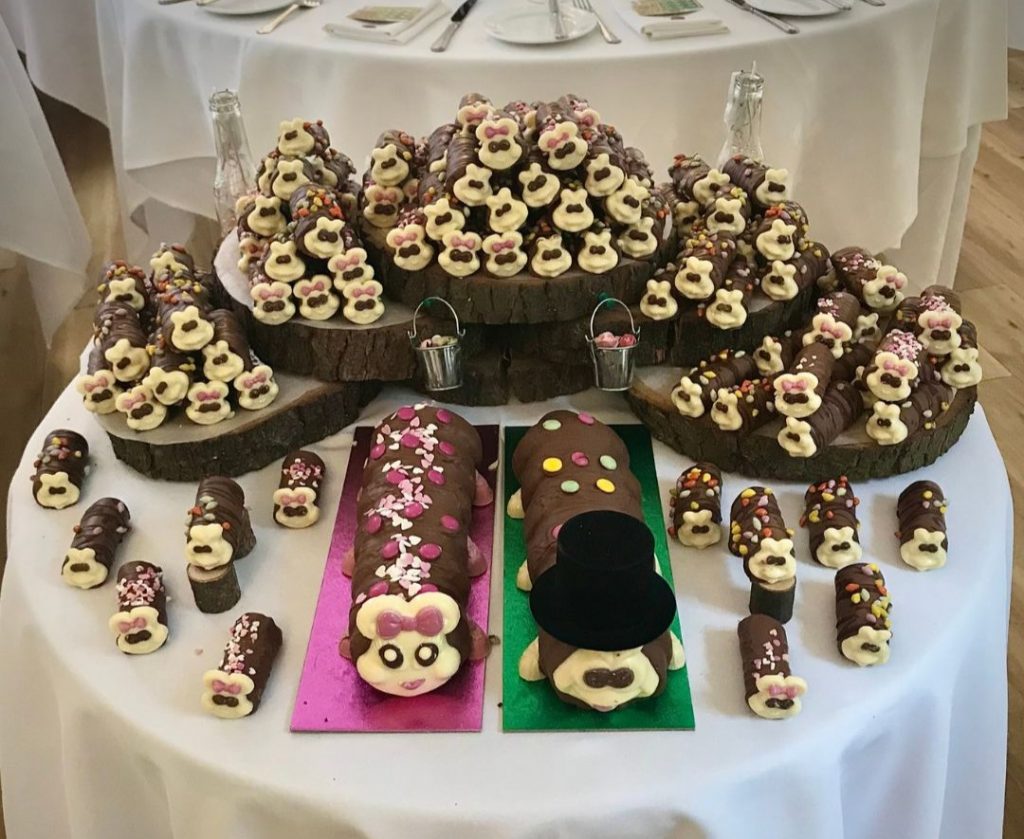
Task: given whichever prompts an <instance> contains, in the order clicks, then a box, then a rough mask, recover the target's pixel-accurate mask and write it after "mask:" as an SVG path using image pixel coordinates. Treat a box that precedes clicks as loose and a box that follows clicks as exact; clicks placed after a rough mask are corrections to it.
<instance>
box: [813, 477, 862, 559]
mask: <svg viewBox="0 0 1024 839" xmlns="http://www.w3.org/2000/svg"><path fill="white" fill-rule="evenodd" d="M859 504H860V499H859V498H858V497H857V496H856V495H855V494H854V491H853V487H852V486H850V482H849V480H848V479H847V477H846V476H845V475H840V476H839V477H838V478H829V479H827V480H824V481H819V482H818V483H816V484H811V485H810V486H809V487H808V488H807V491H806V492H805V493H804V514H803V516H801V517H800V526H801V527H806V528H807V536H808V540H809V542H810V548H811V556H813V557H814V558H815V559H816V560H817V561H818V562H819V563H820V564H821V565H824V566H825V567H826V568H842V567H843V566H844V565H849V564H850V563H851V562H859V561H860V558H861V554H862V550H861V546H860V534H859V532H860V521H859V520H858V519H857V506H858V505H859Z"/></svg>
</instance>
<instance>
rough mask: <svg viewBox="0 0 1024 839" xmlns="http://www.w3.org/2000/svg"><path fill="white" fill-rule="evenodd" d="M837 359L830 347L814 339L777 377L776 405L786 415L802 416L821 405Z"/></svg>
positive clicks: (809, 413)
mask: <svg viewBox="0 0 1024 839" xmlns="http://www.w3.org/2000/svg"><path fill="white" fill-rule="evenodd" d="M835 363H836V360H835V358H833V357H832V353H831V352H830V351H829V349H828V347H826V346H824V345H823V344H819V343H817V342H814V343H812V344H808V345H807V346H806V347H801V348H800V351H799V352H798V353H797V354H796V357H795V358H794V359H793V363H792V364H791V365H790V367H789V369H788V370H787V371H786V372H785V373H782V374H781V375H779V376H777V377H776V378H775V409H776V410H777V411H778V412H779V413H780V414H781V415H782V416H785V417H795V418H797V419H802V418H804V417H809V416H810V415H811V414H813V413H814V412H815V411H817V410H818V408H820V407H821V400H822V397H823V396H824V395H825V391H826V390H827V389H828V385H829V382H830V381H831V380H832V372H833V369H834V368H835Z"/></svg>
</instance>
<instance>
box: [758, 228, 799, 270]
mask: <svg viewBox="0 0 1024 839" xmlns="http://www.w3.org/2000/svg"><path fill="white" fill-rule="evenodd" d="M795 235H796V225H795V224H786V222H784V221H783V220H782V219H780V218H777V219H775V220H774V221H773V222H772V225H771V227H770V228H768V230H766V231H764V233H761V234H759V235H758V237H757V239H756V240H755V241H754V245H755V247H756V248H757V251H758V253H760V254H761V256H763V257H764V258H765V259H769V260H772V261H774V260H780V261H782V262H786V261H787V260H790V259H792V258H793V254H795V253H796V245H795V244H794V243H793V237H794V236H795Z"/></svg>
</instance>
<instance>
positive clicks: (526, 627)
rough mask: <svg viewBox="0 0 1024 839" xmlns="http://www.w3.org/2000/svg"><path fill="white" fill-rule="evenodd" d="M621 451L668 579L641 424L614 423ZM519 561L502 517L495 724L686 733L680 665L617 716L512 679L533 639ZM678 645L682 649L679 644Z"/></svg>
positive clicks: (689, 713) (512, 436) (512, 529)
mask: <svg viewBox="0 0 1024 839" xmlns="http://www.w3.org/2000/svg"><path fill="white" fill-rule="evenodd" d="M612 428H613V429H614V430H615V433H616V434H618V435H619V436H620V437H621V438H622V440H623V442H625V444H626V448H627V449H629V461H630V468H631V470H632V471H633V473H634V474H635V475H636V476H637V478H638V479H639V481H640V487H641V489H642V491H643V512H644V520H645V521H646V522H647V526H648V527H650V528H651V531H652V532H653V533H654V551H655V554H656V556H657V558H658V566H659V568H660V569H661V573H662V576H664V578H665V579H666V580H668V583H669V585H672V586H673V588H674V587H675V586H674V584H673V582H672V566H671V564H670V563H669V559H668V539H667V536H666V533H665V520H664V518H663V516H662V509H661V508H662V503H661V498H660V496H659V492H658V477H657V473H656V472H655V468H654V451H653V450H652V449H651V436H650V434H649V433H648V432H647V429H646V428H644V427H643V426H642V425H614V426H612ZM526 432H527V428H525V427H523V426H506V428H505V447H504V452H505V454H504V458H505V460H504V465H505V501H506V503H507V501H508V499H509V498H510V497H511V496H512V494H513V493H514V492H515V491H516V490H517V489H519V482H518V481H517V480H516V476H515V475H514V474H513V473H512V453H513V452H514V451H515V448H516V446H517V445H519V441H520V440H521V439H522V438H523V435H524V434H526ZM524 559H526V544H525V542H524V540H523V520H522V519H512V518H509V517H508V515H507V514H506V515H505V559H504V562H505V569H504V576H503V578H502V585H503V591H504V598H505V621H504V633H505V635H504V638H503V639H502V676H503V678H502V682H503V688H502V726H503V728H504V730H505V731H606V730H608V731H637V730H644V729H650V730H659V729H660V730H665V729H675V730H687V731H692V730H693V727H694V721H693V698H692V697H691V696H690V680H689V676H688V674H687V668H686V667H683V669H682V670H675V671H669V674H668V687H667V688H666V690H665V692H664V693H662V694H661V696H658V697H655V698H654V699H642V700H638V701H637V702H634V703H632V704H631V705H627V706H626V707H625V708H622V709H620V710H617V711H613V712H611V713H608V714H602V713H600V712H598V711H590V710H586V709H583V708H576V707H574V706H572V705H568V704H566V703H565V702H562V701H561V700H560V699H559V698H558V697H557V696H556V695H555V692H554V690H553V689H552V687H551V685H550V684H549V683H548V681H547V680H543V681H538V682H527V681H525V680H524V679H521V678H519V657H520V656H521V655H522V653H523V650H525V649H526V647H527V645H528V644H529V643H530V642H531V641H532V640H533V639H534V638H536V637H537V624H536V623H534V620H533V614H532V613H531V612H530V596H529V595H528V594H527V593H526V592H524V591H520V590H519V589H518V588H517V587H516V571H517V570H518V568H519V566H520V565H521V564H522V562H523V560H524ZM672 631H673V632H675V633H676V634H677V635H679V634H680V631H679V616H678V615H676V618H675V620H673V621H672ZM684 647H685V644H684Z"/></svg>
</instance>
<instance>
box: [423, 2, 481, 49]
mask: <svg viewBox="0 0 1024 839" xmlns="http://www.w3.org/2000/svg"><path fill="white" fill-rule="evenodd" d="M475 5H476V0H465V2H464V3H463V4H462V5H461V6H459V8H457V9H456V10H455V14H453V15H452V17H451V22H450V23H449V24H448V25H447V26H446V27H445V30H444V32H442V33H441V36H440V37H439V38H438V39H437V40H436V41H434V43H432V44H431V45H430V51H431V52H444V51H445V50H446V49H448V44H450V43H451V40H452V37H453V36H454V35H455V33H456V32H458V31H459V27H460V26H462V21H464V20H465V19H466V15H468V14H469V12H470V10H471V9H472V8H473V7H474V6H475Z"/></svg>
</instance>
